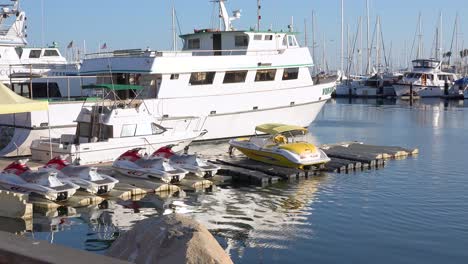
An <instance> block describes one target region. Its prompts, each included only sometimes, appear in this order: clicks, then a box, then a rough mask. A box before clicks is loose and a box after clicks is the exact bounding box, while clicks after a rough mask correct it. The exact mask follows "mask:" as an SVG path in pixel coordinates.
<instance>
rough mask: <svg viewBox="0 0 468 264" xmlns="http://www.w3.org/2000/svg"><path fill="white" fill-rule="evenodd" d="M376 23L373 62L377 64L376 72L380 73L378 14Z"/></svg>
mask: <svg viewBox="0 0 468 264" xmlns="http://www.w3.org/2000/svg"><path fill="white" fill-rule="evenodd" d="M376 23H377V24H376V25H375V27H376V34H377V35H376V37H377V39H376V46H375V54H376V55H375V56H376V58H375V64H376V66H377V72H378V73H380V65H381V63H380V57H381V54H380V16H377V22H376Z"/></svg>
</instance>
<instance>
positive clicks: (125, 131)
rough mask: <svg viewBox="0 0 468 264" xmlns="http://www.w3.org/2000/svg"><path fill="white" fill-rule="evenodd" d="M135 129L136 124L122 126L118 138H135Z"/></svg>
mask: <svg viewBox="0 0 468 264" xmlns="http://www.w3.org/2000/svg"><path fill="white" fill-rule="evenodd" d="M136 127H137V125H136V124H131V125H123V126H122V132H121V133H120V137H133V136H135V132H136Z"/></svg>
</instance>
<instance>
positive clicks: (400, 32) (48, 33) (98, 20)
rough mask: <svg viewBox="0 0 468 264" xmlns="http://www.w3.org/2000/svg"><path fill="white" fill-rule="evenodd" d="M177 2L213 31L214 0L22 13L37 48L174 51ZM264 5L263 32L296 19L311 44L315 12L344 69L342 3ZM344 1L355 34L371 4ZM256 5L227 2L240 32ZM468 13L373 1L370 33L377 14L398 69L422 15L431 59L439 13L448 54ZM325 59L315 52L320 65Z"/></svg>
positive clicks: (47, 2) (55, 5)
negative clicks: (70, 46)
mask: <svg viewBox="0 0 468 264" xmlns="http://www.w3.org/2000/svg"><path fill="white" fill-rule="evenodd" d="M0 2H1V3H3V2H6V0H1V1H0ZM8 2H9V1H8ZM173 2H174V5H175V8H176V12H177V17H178V21H179V25H180V32H181V33H188V32H193V30H194V29H200V28H210V27H211V26H212V25H213V21H217V19H216V14H217V11H215V10H217V9H214V5H213V3H212V2H210V1H209V0H140V1H135V0H132V1H129V0H125V1H124V0H79V1H71V0H22V1H21V8H22V9H23V10H25V11H26V15H27V17H28V40H29V44H30V45H31V46H43V45H49V44H51V43H52V42H53V41H56V42H58V43H59V46H60V47H61V48H62V49H63V50H64V49H65V47H66V46H67V44H68V43H70V41H73V43H74V46H75V47H80V48H81V49H83V46H86V52H88V53H91V52H95V51H97V49H98V47H99V46H100V45H103V43H106V44H107V47H108V49H109V50H113V49H128V48H146V47H150V48H151V49H153V50H166V49H170V47H171V46H172V44H171V41H172V30H171V7H172V3H173ZM261 2H262V11H261V12H262V22H261V23H262V28H263V29H268V28H270V27H271V28H273V29H274V30H280V29H283V30H286V29H287V25H288V24H290V23H291V20H292V18H293V19H294V25H295V29H296V31H299V32H304V28H305V26H304V24H307V32H308V44H309V45H311V42H312V40H311V38H312V37H311V35H312V34H311V28H312V27H311V20H312V19H311V17H312V11H314V12H315V13H316V36H317V39H316V42H317V43H316V46H317V49H320V50H322V43H323V42H324V41H323V40H325V43H326V44H325V46H326V57H327V61H328V63H329V64H330V65H331V67H335V66H336V65H338V64H339V63H338V62H339V58H340V55H339V52H340V25H341V22H340V21H341V20H340V0H289V1H284V0H262V1H261ZM344 4H345V11H344V12H345V27H347V26H348V25H349V29H350V30H349V31H350V32H351V33H350V35H353V34H356V28H357V21H358V17H359V16H361V17H363V20H364V21H365V0H344ZM256 5H257V0H229V1H228V2H227V8H228V10H229V11H233V10H237V9H241V10H242V17H241V19H240V20H238V21H235V22H234V26H235V27H236V28H238V29H248V28H250V27H254V26H255V25H256V12H257V10H256ZM467 11H468V5H466V0H446V1H436V0H391V1H390V0H370V14H371V18H370V20H371V35H372V32H373V28H374V25H375V20H376V16H377V15H378V16H380V17H381V20H382V31H383V35H384V42H385V46H386V49H387V50H386V52H387V53H390V47H392V58H393V59H392V60H394V61H395V62H394V63H395V64H396V63H397V62H396V61H400V64H402V63H403V62H402V61H404V58H405V56H404V55H405V53H406V54H407V55H409V53H410V51H409V50H411V46H412V43H413V39H414V36H415V32H416V25H417V22H418V14H419V13H421V15H422V21H423V35H424V36H423V39H424V44H423V45H424V51H425V55H426V56H427V57H428V56H430V50H431V49H432V47H433V46H434V44H433V43H434V35H435V28H436V26H437V23H438V18H439V12H442V15H443V27H442V34H443V49H444V50H445V51H447V50H449V47H450V44H451V41H452V33H453V28H454V21H455V16H456V13H457V12H458V13H459V14H461V15H463V14H466V13H468V12H467ZM467 20H468V18H463V16H461V17H460V23H459V24H460V35H459V36H458V38H459V41H460V46H462V45H464V41H463V39H464V37H465V36H464V35H463V34H462V33H463V32H465V30H466V29H467V26H468V24H467V23H468V21H467ZM214 25H215V26H216V25H217V23H214ZM364 33H365V27H364ZM345 35H346V34H345ZM350 38H351V37H350ZM299 40H300V42H301V43H304V35H300V36H299ZM405 42H406V47H407V48H406V52H405ZM84 43H86V45H85V44H84ZM345 45H346V44H345ZM365 45H366V44H365V35H364V47H365ZM467 45H468V43H467ZM414 53H415V52H414V51H413V54H414ZM321 54H322V52H320V55H321ZM320 55H317V60H319V59H320V58H319V56H320ZM408 57H409V56H408Z"/></svg>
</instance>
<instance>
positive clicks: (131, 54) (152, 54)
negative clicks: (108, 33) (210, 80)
mask: <svg viewBox="0 0 468 264" xmlns="http://www.w3.org/2000/svg"><path fill="white" fill-rule="evenodd" d="M284 50H285V49H267V50H249V49H231V50H179V51H173V50H170V51H151V50H138V51H133V50H129V52H124V51H122V52H119V51H110V52H100V53H90V54H86V55H85V59H97V58H113V57H116V58H117V57H137V56H138V57H151V58H153V57H162V56H163V55H168V54H170V55H174V56H177V55H178V54H182V55H192V56H193V55H194V54H195V55H199V54H206V56H210V55H212V54H214V53H216V52H221V53H222V54H224V56H226V55H227V56H230V55H238V54H236V53H241V54H242V55H258V54H261V53H272V52H273V53H277V54H281V53H282V52H284ZM244 53H245V54H244ZM199 56H200V55H199Z"/></svg>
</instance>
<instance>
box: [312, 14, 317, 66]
mask: <svg viewBox="0 0 468 264" xmlns="http://www.w3.org/2000/svg"><path fill="white" fill-rule="evenodd" d="M312 60H313V61H314V63H315V12H314V10H312ZM314 69H316V67H314ZM314 71H315V70H314Z"/></svg>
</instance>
